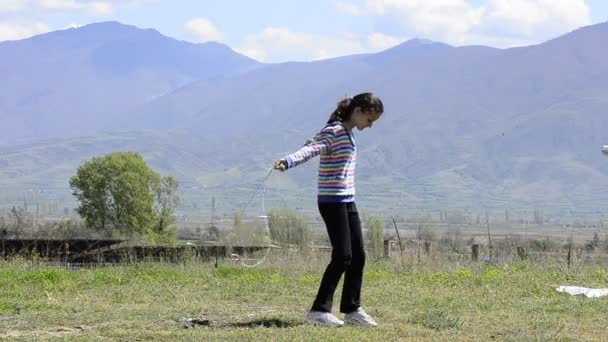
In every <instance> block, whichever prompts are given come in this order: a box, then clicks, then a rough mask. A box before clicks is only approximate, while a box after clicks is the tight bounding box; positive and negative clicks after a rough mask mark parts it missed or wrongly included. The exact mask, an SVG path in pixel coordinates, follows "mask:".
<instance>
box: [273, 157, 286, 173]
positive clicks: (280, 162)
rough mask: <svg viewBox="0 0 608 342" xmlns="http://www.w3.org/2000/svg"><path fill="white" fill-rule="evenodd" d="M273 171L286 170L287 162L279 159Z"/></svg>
mask: <svg viewBox="0 0 608 342" xmlns="http://www.w3.org/2000/svg"><path fill="white" fill-rule="evenodd" d="M274 169H275V170H279V171H281V172H283V171H285V170H287V160H285V159H284V158H281V159H279V160H277V161H276V162H275V163H274Z"/></svg>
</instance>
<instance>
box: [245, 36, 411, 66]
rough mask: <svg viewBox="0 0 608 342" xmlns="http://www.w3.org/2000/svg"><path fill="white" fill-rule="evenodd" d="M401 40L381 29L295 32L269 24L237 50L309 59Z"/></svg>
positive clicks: (266, 57)
mask: <svg viewBox="0 0 608 342" xmlns="http://www.w3.org/2000/svg"><path fill="white" fill-rule="evenodd" d="M400 42H402V40H401V39H400V38H398V37H392V36H389V35H385V34H381V33H373V34H370V35H368V36H359V35H356V34H348V33H343V34H337V35H333V36H322V35H315V34H311V33H307V32H294V31H291V30H289V29H288V28H286V27H266V28H264V29H263V30H262V31H260V32H257V33H254V34H249V35H247V36H246V37H245V39H244V40H243V42H242V43H241V44H240V46H239V47H238V48H237V49H236V50H237V51H238V52H240V53H243V54H245V55H247V56H249V57H251V58H254V59H257V60H260V61H265V62H279V61H287V60H292V61H294V60H296V61H303V60H305V61H310V60H319V59H326V58H332V57H338V56H344V55H350V54H356V53H366V52H377V51H380V50H383V49H386V48H389V47H392V46H394V45H396V44H398V43H400Z"/></svg>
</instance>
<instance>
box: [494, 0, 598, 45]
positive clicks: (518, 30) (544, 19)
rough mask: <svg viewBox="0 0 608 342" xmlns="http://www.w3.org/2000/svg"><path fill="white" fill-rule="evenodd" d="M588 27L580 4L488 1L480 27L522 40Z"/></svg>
mask: <svg viewBox="0 0 608 342" xmlns="http://www.w3.org/2000/svg"><path fill="white" fill-rule="evenodd" d="M590 23H591V14H590V11H589V7H587V5H586V4H585V1H584V0H534V1H530V0H491V1H489V2H488V4H487V6H486V8H485V15H484V23H483V26H485V27H487V28H489V29H494V30H496V31H498V32H500V31H510V32H512V33H515V34H519V35H525V36H537V35H548V34H555V33H557V32H560V31H561V32H563V31H567V30H572V29H575V28H578V27H580V26H582V25H588V24H590Z"/></svg>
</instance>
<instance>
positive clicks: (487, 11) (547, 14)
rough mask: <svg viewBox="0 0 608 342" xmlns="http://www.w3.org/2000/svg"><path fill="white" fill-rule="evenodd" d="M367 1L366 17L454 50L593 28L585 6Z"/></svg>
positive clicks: (566, 1) (499, 0)
mask: <svg viewBox="0 0 608 342" xmlns="http://www.w3.org/2000/svg"><path fill="white" fill-rule="evenodd" d="M363 1H364V4H365V10H364V11H365V13H366V14H367V15H371V16H377V17H379V19H381V18H382V17H393V18H395V19H396V20H397V21H398V22H399V23H401V26H402V28H403V29H404V30H405V32H406V33H407V34H408V35H416V36H421V37H424V38H430V39H433V40H440V41H444V42H447V43H451V44H455V45H464V44H481V43H485V44H487V43H490V44H491V43H494V44H495V45H497V46H500V47H506V46H512V45H510V44H517V43H516V42H541V41H543V40H546V39H549V38H552V37H554V36H556V35H559V34H562V33H565V32H568V31H570V30H573V29H575V28H578V27H580V26H584V25H588V24H590V23H591V16H590V13H589V12H590V11H589V7H588V6H587V5H586V3H585V1H584V0H488V1H487V2H485V3H484V4H482V5H479V6H472V5H471V4H469V3H468V2H467V1H465V0H433V1H428V0H363ZM480 38H483V42H482V41H479V40H478V39H480ZM505 45H506V46H505Z"/></svg>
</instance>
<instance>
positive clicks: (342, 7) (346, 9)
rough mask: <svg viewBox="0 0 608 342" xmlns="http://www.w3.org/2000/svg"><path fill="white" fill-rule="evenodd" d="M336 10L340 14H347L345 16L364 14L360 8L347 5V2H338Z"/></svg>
mask: <svg viewBox="0 0 608 342" xmlns="http://www.w3.org/2000/svg"><path fill="white" fill-rule="evenodd" d="M336 10H337V11H338V12H339V13H345V14H350V15H361V14H363V11H362V10H361V9H360V8H359V7H357V6H356V5H353V4H350V3H346V2H337V3H336Z"/></svg>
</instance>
